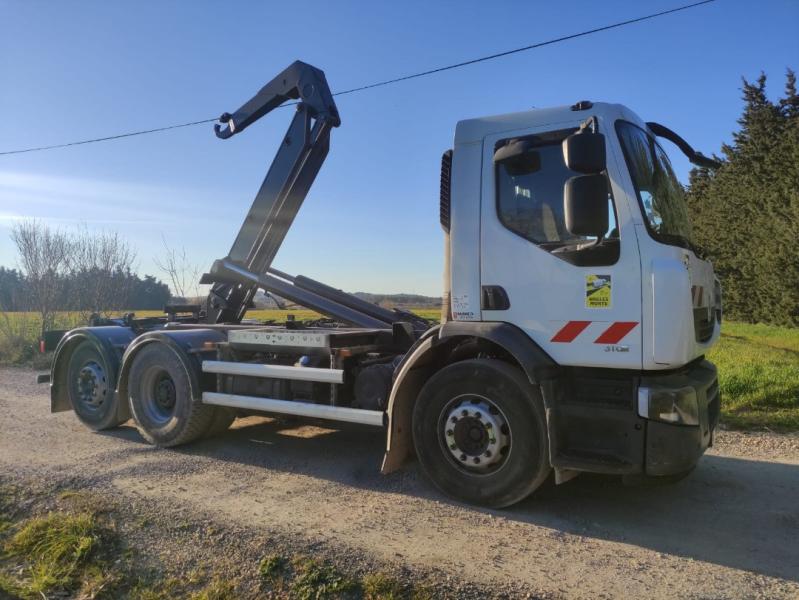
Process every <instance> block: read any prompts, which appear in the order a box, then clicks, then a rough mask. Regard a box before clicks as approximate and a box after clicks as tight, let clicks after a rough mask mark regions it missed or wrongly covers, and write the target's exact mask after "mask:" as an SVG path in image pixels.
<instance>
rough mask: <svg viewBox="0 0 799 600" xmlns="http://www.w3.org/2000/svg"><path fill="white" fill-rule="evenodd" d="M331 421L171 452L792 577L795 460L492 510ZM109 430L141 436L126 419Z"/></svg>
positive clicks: (617, 485)
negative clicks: (387, 468) (387, 465)
mask: <svg viewBox="0 0 799 600" xmlns="http://www.w3.org/2000/svg"><path fill="white" fill-rule="evenodd" d="M336 427H337V428H336V429H328V428H327V427H326V426H325V427H315V426H312V425H307V424H305V425H304V424H303V423H301V422H296V421H282V420H268V419H262V418H257V417H256V418H249V419H244V420H239V421H237V423H236V425H235V426H234V428H233V429H231V430H230V431H229V432H227V433H226V434H225V435H223V436H221V437H219V438H216V439H211V440H205V441H202V442H199V443H196V444H192V445H190V446H186V447H181V448H178V449H176V450H177V451H179V452H181V453H185V454H189V455H198V456H204V457H207V458H211V459H213V460H219V461H225V462H230V463H236V464H240V465H249V466H255V467H262V468H264V469H270V470H277V471H285V472H292V473H297V474H302V475H306V476H309V477H314V478H319V479H324V480H329V481H333V482H336V483H339V484H343V485H347V486H350V487H354V488H359V489H364V490H371V491H377V492H388V493H394V494H401V495H405V496H410V497H414V498H418V499H426V500H435V501H438V502H442V503H446V504H450V505H452V506H453V507H458V508H459V509H460V510H468V511H475V512H479V513H484V514H493V515H496V516H500V517H503V518H505V519H508V520H513V521H517V522H521V523H529V524H532V525H536V526H540V527H545V528H548V529H551V530H554V531H559V532H562V533H566V534H573V535H578V536H584V537H590V538H597V539H603V540H609V541H614V542H619V543H623V544H632V545H636V546H641V547H645V548H649V549H651V550H654V551H656V552H661V553H664V554H670V555H676V556H681V557H685V558H690V559H694V560H701V561H707V562H711V563H715V564H719V565H723V566H727V567H732V568H736V569H743V570H747V571H751V572H755V573H759V574H762V575H768V576H775V577H781V578H784V579H789V580H793V581H799V543H798V542H797V540H799V502H798V501H797V498H799V465H792V464H785V463H771V462H762V461H755V460H747V459H741V458H730V457H721V456H713V455H708V456H705V457H704V458H703V459H702V461H701V462H700V464H699V466H698V468H697V469H696V470H695V471H694V472H693V473H692V474H691V475H689V476H688V477H687V478H686V479H684V480H683V481H680V482H678V483H675V484H672V485H665V486H657V487H627V486H624V485H622V483H621V480H620V479H619V478H618V477H611V476H601V475H592V474H583V475H580V476H579V477H577V478H575V479H574V480H572V481H570V482H568V483H566V484H564V485H560V486H555V485H554V484H553V483H551V482H548V483H547V484H545V485H544V486H543V487H542V488H540V489H539V490H538V491H537V492H536V493H535V494H534V495H533V496H531V497H530V498H528V499H526V500H524V501H523V502H521V503H519V504H517V505H515V506H513V507H510V508H508V509H503V510H491V509H482V508H479V507H473V506H469V505H465V504H462V503H459V502H455V501H452V500H450V499H448V498H446V497H445V496H443V495H441V494H440V493H438V492H437V490H436V489H435V488H434V487H433V485H432V484H431V483H430V482H428V481H427V480H426V479H425V478H424V476H422V475H421V474H420V472H419V469H418V468H417V465H416V463H414V462H409V463H408V464H407V465H406V466H405V467H404V468H403V469H402V470H401V471H398V472H396V473H392V474H390V475H387V476H383V475H381V474H380V473H379V469H380V463H381V460H382V456H383V448H384V436H383V433H382V432H380V431H376V430H373V429H368V428H359V427H357V426H341V427H340V426H336ZM113 435H114V436H115V437H122V438H125V439H130V440H131V441H133V440H139V441H142V440H141V438H140V437H139V436H138V433H137V432H136V430H135V429H132V428H128V427H124V428H121V429H117V430H116V433H114V434H113Z"/></svg>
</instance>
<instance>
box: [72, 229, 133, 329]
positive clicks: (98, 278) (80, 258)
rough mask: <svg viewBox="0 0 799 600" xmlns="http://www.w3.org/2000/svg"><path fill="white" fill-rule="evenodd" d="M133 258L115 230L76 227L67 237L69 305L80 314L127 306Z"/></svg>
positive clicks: (129, 248) (131, 281) (131, 284)
mask: <svg viewBox="0 0 799 600" xmlns="http://www.w3.org/2000/svg"><path fill="white" fill-rule="evenodd" d="M135 260H136V253H135V252H134V251H133V249H132V248H131V247H130V244H129V243H128V242H126V241H125V240H123V239H122V238H121V237H120V236H119V234H118V233H116V232H101V233H93V232H90V231H89V230H88V229H87V228H86V227H82V228H80V229H78V230H77V231H76V232H75V233H74V234H73V235H72V236H71V239H70V253H69V271H70V272H69V291H70V294H69V298H70V300H71V304H72V306H73V307H74V308H75V309H76V310H78V311H80V312H81V313H83V315H82V316H84V317H88V315H89V314H91V313H98V314H100V313H103V312H109V311H118V310H121V309H125V308H129V307H130V304H129V302H130V295H131V290H132V286H133V282H134V277H132V274H131V272H132V270H133V265H134V261H135Z"/></svg>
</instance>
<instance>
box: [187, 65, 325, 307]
mask: <svg viewBox="0 0 799 600" xmlns="http://www.w3.org/2000/svg"><path fill="white" fill-rule="evenodd" d="M287 100H298V102H297V104H296V107H297V111H296V113H295V114H294V118H293V119H292V121H291V125H290V126H289V129H288V132H287V133H286V136H285V137H284V138H283V141H282V142H281V144H280V148H279V150H278V152H277V154H276V156H275V158H274V160H273V161H272V165H271V166H270V167H269V171H268V172H267V174H266V178H265V179H264V182H263V183H262V184H261V188H260V189H259V190H258V194H257V195H256V196H255V200H254V201H253V203H252V207H251V208H250V211H249V213H247V217H246V218H245V219H244V223H243V224H242V226H241V229H240V230H239V233H238V236H237V237H236V241H235V242H233V246H232V247H231V249H230V252H229V253H228V256H227V257H226V259H223V260H225V261H229V262H230V263H232V264H235V265H238V266H239V267H242V268H244V269H246V270H247V271H249V272H251V273H256V274H261V275H265V274H266V273H267V271H268V269H269V267H270V266H271V264H272V261H273V260H274V258H275V255H276V254H277V251H278V250H279V249H280V246H281V244H282V243H283V239H284V238H285V236H286V233H287V232H288V230H289V228H290V227H291V224H292V223H293V222H294V218H295V217H296V216H297V212H298V211H299V209H300V206H302V203H303V201H304V200H305V196H306V195H307V194H308V190H309V189H310V187H311V185H312V184H313V181H314V179H315V178H316V175H317V174H318V173H319V169H320V168H321V166H322V163H323V162H324V161H325V158H326V157H327V153H328V150H329V148H330V131H331V129H332V128H333V127H338V126H339V125H340V124H341V119H340V118H339V114H338V109H337V108H336V104H335V102H334V101H333V95H332V94H331V92H330V88H329V87H328V85H327V81H326V79H325V74H324V73H323V72H322V71H321V70H319V69H317V68H315V67H312V66H311V65H308V64H306V63H303V62H300V61H296V62H294V63H292V64H291V65H289V67H288V68H286V69H285V70H284V71H283V72H282V73H280V74H279V75H278V76H277V77H275V78H274V79H273V80H272V81H270V82H269V83H267V84H266V85H265V86H264V87H263V88H261V90H260V91H259V92H258V93H257V94H256V95H255V96H254V97H253V98H252V99H251V100H249V101H248V102H247V103H245V104H244V105H243V106H242V107H241V108H239V109H238V110H237V111H236V112H234V113H233V114H229V113H224V114H223V115H222V116H221V117H219V121H220V124H217V125H214V130H215V131H216V135H217V137H219V138H221V139H228V138H230V137H232V136H233V135H236V134H238V133H241V132H242V131H244V129H246V128H247V127H249V126H250V125H251V124H253V123H254V122H255V121H257V120H258V119H260V118H261V117H263V116H264V115H266V114H267V113H268V112H270V111H272V110H274V109H275V108H277V107H278V106H280V105H281V104H283V103H284V102H286V101H287ZM217 262H219V261H217ZM215 265H216V263H215ZM202 282H203V283H213V287H212V288H211V291H210V293H209V294H208V299H207V302H206V322H208V323H238V322H239V321H241V319H242V318H243V317H244V314H245V313H246V311H247V308H248V306H250V304H251V301H252V298H253V296H254V295H255V292H256V291H257V286H256V285H253V283H252V282H251V281H245V280H242V281H241V282H240V283H231V282H230V279H229V278H228V279H225V278H223V277H215V273H214V268H212V269H211V272H210V273H208V274H206V275H204V276H203V279H202Z"/></svg>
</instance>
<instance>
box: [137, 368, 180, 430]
mask: <svg viewBox="0 0 799 600" xmlns="http://www.w3.org/2000/svg"><path fill="white" fill-rule="evenodd" d="M140 389H141V404H142V408H143V409H144V412H145V414H146V416H147V418H148V419H149V420H150V421H151V422H153V423H155V424H156V425H165V424H166V423H168V422H169V421H170V419H172V417H173V416H174V415H175V406H176V405H177V390H176V388H175V382H174V381H173V380H172V376H171V375H170V374H169V373H168V372H167V371H166V370H165V369H162V368H161V367H152V368H150V369H148V370H147V371H146V372H145V373H144V375H143V377H142V378H141V388H140Z"/></svg>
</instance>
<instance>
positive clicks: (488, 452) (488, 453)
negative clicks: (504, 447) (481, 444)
mask: <svg viewBox="0 0 799 600" xmlns="http://www.w3.org/2000/svg"><path fill="white" fill-rule="evenodd" d="M486 458H491V450H486Z"/></svg>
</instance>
